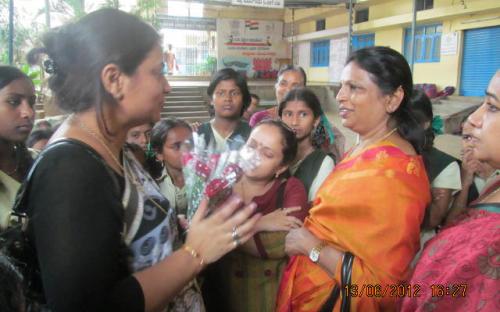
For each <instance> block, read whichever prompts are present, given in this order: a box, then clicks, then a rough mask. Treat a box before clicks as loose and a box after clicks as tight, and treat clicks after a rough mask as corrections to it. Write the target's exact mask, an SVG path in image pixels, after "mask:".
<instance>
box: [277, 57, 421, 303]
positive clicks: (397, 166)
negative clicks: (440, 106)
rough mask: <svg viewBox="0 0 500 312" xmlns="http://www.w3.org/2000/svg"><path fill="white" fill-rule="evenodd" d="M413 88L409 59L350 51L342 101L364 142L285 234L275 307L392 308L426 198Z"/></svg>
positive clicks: (347, 120) (346, 119)
mask: <svg viewBox="0 0 500 312" xmlns="http://www.w3.org/2000/svg"><path fill="white" fill-rule="evenodd" d="M412 87H413V83H412V76H411V71H410V68H409V66H408V64H407V63H406V61H405V59H404V57H403V56H402V55H401V54H399V53H398V52H396V51H394V50H392V49H390V48H385V47H371V48H366V49H361V50H358V51H356V52H354V53H353V54H352V55H351V56H350V57H349V59H348V61H347V64H346V66H345V68H344V70H343V72H342V87H341V89H340V91H339V93H338V94H337V101H338V103H339V114H340V117H341V119H342V123H343V125H344V126H346V127H348V128H350V129H351V130H353V131H355V132H356V133H358V134H359V138H360V141H359V143H358V144H357V145H356V146H354V147H353V148H352V149H351V150H350V152H349V153H348V154H347V155H346V157H345V158H344V159H343V160H342V161H341V162H340V163H339V164H338V165H337V166H336V167H335V169H334V171H333V172H332V173H331V174H330V176H329V177H328V178H327V179H326V180H325V182H324V183H323V185H322V187H321V188H320V189H319V191H318V194H317V198H316V199H315V200H314V202H313V204H314V206H313V207H312V208H311V210H310V211H309V217H307V218H306V220H305V222H304V226H303V227H302V228H299V229H295V230H291V231H290V233H289V234H288V236H287V238H286V247H285V250H286V252H287V253H288V255H290V256H291V257H292V258H291V260H290V263H289V265H288V267H287V269H286V271H285V273H284V275H283V279H282V281H281V285H280V290H279V293H278V301H277V311H279V312H285V311H349V310H350V311H393V310H395V309H396V298H395V297H396V296H397V294H398V293H397V291H398V286H399V285H400V284H401V283H402V281H404V280H405V279H407V278H408V273H409V264H410V262H411V260H412V259H413V257H414V256H415V254H416V253H417V251H418V249H419V233H420V224H421V222H422V219H423V216H424V211H425V207H426V205H427V204H428V203H429V201H430V190H429V182H428V179H427V175H426V173H425V169H424V165H423V162H422V158H421V157H420V156H419V155H418V153H419V152H420V151H421V146H422V143H423V138H424V136H423V129H422V128H421V127H420V126H419V125H418V124H417V122H416V120H415V118H414V117H413V116H412V113H411V112H410V110H409V107H408V105H409V103H408V101H409V100H408V99H409V97H410V95H411V92H412ZM349 263H351V266H349ZM341 271H343V272H341ZM349 277H350V283H349ZM343 279H344V282H347V284H343V283H342V280H343ZM401 287H403V286H401ZM407 290H409V291H411V292H413V291H416V290H414V289H408V288H407Z"/></svg>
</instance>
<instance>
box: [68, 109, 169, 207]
mask: <svg viewBox="0 0 500 312" xmlns="http://www.w3.org/2000/svg"><path fill="white" fill-rule="evenodd" d="M72 118H73V120H74V119H75V118H74V115H73V117H72ZM78 126H79V127H80V128H81V129H82V130H83V131H85V132H87V133H88V134H90V135H91V136H92V137H94V138H95V139H96V140H97V141H98V142H99V143H100V144H101V145H102V146H103V147H104V149H105V150H106V152H107V153H108V154H109V156H110V157H111V159H113V161H114V162H115V163H116V165H118V167H119V168H120V170H121V171H122V173H123V175H124V176H126V177H128V179H129V180H130V181H131V182H132V183H133V184H134V185H135V186H136V187H137V188H138V189H139V191H140V192H142V193H143V194H144V196H145V198H146V200H149V201H150V202H152V203H153V205H155V206H156V207H157V208H158V209H160V210H161V211H162V212H163V213H164V214H165V215H168V212H167V211H166V210H165V209H164V208H163V207H162V206H161V205H160V204H158V203H157V202H156V200H154V199H153V198H151V197H150V196H148V195H147V194H146V191H145V190H144V187H143V186H142V185H141V184H140V183H139V182H138V181H137V179H135V178H134V177H130V175H128V174H127V173H126V171H125V168H124V167H123V165H122V164H121V162H120V161H119V160H118V158H117V157H116V156H115V154H113V152H112V151H111V149H110V148H109V147H108V146H107V145H106V143H104V140H103V139H101V137H100V136H99V135H98V134H97V133H95V132H94V131H93V130H92V129H90V128H89V127H88V126H87V125H86V124H85V123H84V122H83V121H82V120H80V119H78Z"/></svg>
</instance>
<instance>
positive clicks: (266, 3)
mask: <svg viewBox="0 0 500 312" xmlns="http://www.w3.org/2000/svg"><path fill="white" fill-rule="evenodd" d="M231 4H233V5H246V6H253V7H260V8H272V9H283V8H284V7H285V0H231Z"/></svg>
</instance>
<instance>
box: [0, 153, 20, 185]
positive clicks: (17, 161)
mask: <svg viewBox="0 0 500 312" xmlns="http://www.w3.org/2000/svg"><path fill="white" fill-rule="evenodd" d="M14 154H15V155H14V158H15V160H16V167H15V168H14V170H11V171H10V172H7V171H4V172H5V174H6V175H8V176H9V177H11V178H13V177H12V176H13V175H14V174H15V173H16V172H17V170H19V163H20V161H19V155H17V146H16V145H14Z"/></svg>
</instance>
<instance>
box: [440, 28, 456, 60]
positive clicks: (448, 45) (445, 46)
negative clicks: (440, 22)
mask: <svg viewBox="0 0 500 312" xmlns="http://www.w3.org/2000/svg"><path fill="white" fill-rule="evenodd" d="M457 48H458V33H457V32H456V31H455V32H451V33H447V34H443V35H441V55H455V54H457Z"/></svg>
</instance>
